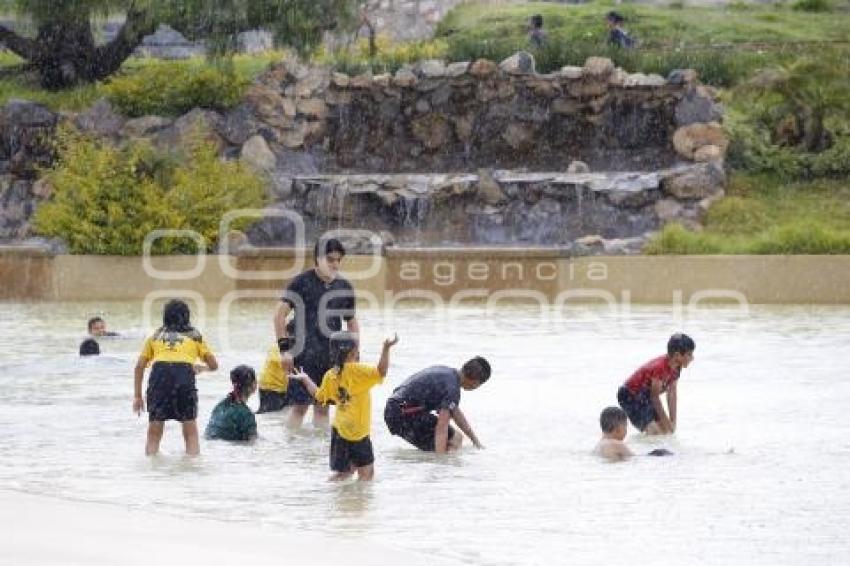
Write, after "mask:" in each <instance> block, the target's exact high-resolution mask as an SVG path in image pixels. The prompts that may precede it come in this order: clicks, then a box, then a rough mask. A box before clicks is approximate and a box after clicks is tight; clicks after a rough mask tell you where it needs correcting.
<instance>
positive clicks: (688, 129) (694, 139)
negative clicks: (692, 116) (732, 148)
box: [673, 122, 729, 159]
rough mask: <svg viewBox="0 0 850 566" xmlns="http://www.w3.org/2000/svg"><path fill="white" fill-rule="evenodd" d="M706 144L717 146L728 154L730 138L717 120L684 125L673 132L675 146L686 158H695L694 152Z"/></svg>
mask: <svg viewBox="0 0 850 566" xmlns="http://www.w3.org/2000/svg"><path fill="white" fill-rule="evenodd" d="M706 145H714V146H717V147H718V148H720V151H721V153H723V154H724V155H725V154H726V149H727V148H728V147H729V139H728V138H727V137H726V134H725V133H724V132H723V127H722V126H721V125H720V124H718V123H717V122H709V123H707V124H705V123H698V124H691V125H688V126H682V127H681V128H679V129H678V130H676V132H675V133H674V134H673V147H674V148H675V149H676V152H677V153H678V154H679V155H681V156H682V157H684V158H686V159H694V153H695V152H696V151H697V150H698V149H699V148H701V147H703V146H706Z"/></svg>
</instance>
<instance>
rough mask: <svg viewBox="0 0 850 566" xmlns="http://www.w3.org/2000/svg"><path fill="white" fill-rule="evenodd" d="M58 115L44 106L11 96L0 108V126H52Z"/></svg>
mask: <svg viewBox="0 0 850 566" xmlns="http://www.w3.org/2000/svg"><path fill="white" fill-rule="evenodd" d="M58 118H59V117H58V116H57V115H56V114H54V113H53V112H51V111H50V110H48V109H47V108H46V107H45V106H42V105H41V104H37V103H35V102H30V101H28V100H19V99H16V98H13V99H11V100H9V102H7V103H6V104H5V106H3V107H2V108H0V127H2V128H38V127H41V128H52V127H54V126H55V125H56V122H57V120H58Z"/></svg>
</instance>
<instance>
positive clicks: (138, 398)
mask: <svg viewBox="0 0 850 566" xmlns="http://www.w3.org/2000/svg"><path fill="white" fill-rule="evenodd" d="M147 365H148V360H147V358H144V357H142V356H139V360H138V361H137V362H136V367H135V368H134V369H133V412H134V413H136V415H140V414H141V413H142V411H144V410H145V401H144V399H142V381H144V379H145V368H146V367H147Z"/></svg>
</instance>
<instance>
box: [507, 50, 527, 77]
mask: <svg viewBox="0 0 850 566" xmlns="http://www.w3.org/2000/svg"><path fill="white" fill-rule="evenodd" d="M499 68H500V69H502V70H503V71H504V72H506V73H508V74H511V75H529V74H532V73H534V72H535V65H534V55H532V54H531V53H529V52H528V51H518V52H516V53H514V54H513V55H511V56H510V57H508V58H507V59H505V60H504V61H502V62H501V63H499Z"/></svg>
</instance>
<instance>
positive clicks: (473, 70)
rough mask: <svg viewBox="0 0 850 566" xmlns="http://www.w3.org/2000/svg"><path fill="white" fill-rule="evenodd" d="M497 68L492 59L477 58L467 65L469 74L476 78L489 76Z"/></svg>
mask: <svg viewBox="0 0 850 566" xmlns="http://www.w3.org/2000/svg"><path fill="white" fill-rule="evenodd" d="M498 69H499V66H498V65H496V63H494V62H493V61H489V60H487V59H478V60H477V61H475V62H474V63H473V64H472V66H470V67H469V74H470V75H472V76H473V77H476V78H479V79H480V78H484V77H489V76H490V75H492V74H493V73H495V72H496V71H497V70H498Z"/></svg>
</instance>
